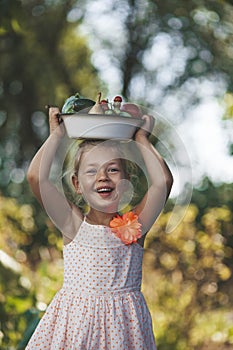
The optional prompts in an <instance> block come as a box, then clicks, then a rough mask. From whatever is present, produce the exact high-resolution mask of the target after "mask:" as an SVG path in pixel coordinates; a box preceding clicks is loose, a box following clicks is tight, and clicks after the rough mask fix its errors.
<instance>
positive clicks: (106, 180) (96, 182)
mask: <svg viewBox="0 0 233 350" xmlns="http://www.w3.org/2000/svg"><path fill="white" fill-rule="evenodd" d="M119 157H120V154H119V151H118V150H117V149H116V148H114V147H111V146H108V144H107V145H102V144H99V145H96V146H89V147H88V148H87V149H86V150H84V151H83V152H82V154H81V155H80V158H79V167H78V170H77V171H76V177H75V178H73V184H74V186H75V188H76V191H77V193H79V194H82V196H83V197H84V199H85V201H86V202H87V203H88V204H89V206H90V207H91V208H92V209H94V210H97V211H101V212H105V213H115V212H117V208H118V203H119V200H120V198H121V196H122V193H123V192H124V181H123V179H124V178H125V177H126V176H125V172H124V169H123V163H122V160H121V159H120V158H119Z"/></svg>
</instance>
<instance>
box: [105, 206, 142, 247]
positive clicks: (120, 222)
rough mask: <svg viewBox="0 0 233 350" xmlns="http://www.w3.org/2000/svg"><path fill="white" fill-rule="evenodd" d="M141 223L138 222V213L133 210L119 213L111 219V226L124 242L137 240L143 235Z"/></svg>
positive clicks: (128, 242)
mask: <svg viewBox="0 0 233 350" xmlns="http://www.w3.org/2000/svg"><path fill="white" fill-rule="evenodd" d="M141 226H142V225H141V224H140V223H139V222H138V215H136V214H134V213H133V212H132V211H130V212H127V213H125V214H123V215H122V216H120V215H117V216H116V217H114V218H113V219H112V220H111V221H110V227H111V229H112V231H113V232H114V234H115V235H116V236H117V237H118V238H120V239H121V240H122V242H123V243H124V244H131V243H133V242H137V240H138V238H140V237H141V236H142V232H141Z"/></svg>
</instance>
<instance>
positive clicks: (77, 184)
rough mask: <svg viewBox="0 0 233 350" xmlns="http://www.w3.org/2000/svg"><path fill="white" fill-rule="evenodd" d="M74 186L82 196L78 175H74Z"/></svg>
mask: <svg viewBox="0 0 233 350" xmlns="http://www.w3.org/2000/svg"><path fill="white" fill-rule="evenodd" d="M72 184H73V186H74V188H75V191H76V192H77V193H78V194H82V191H81V188H80V186H79V181H78V177H77V175H72Z"/></svg>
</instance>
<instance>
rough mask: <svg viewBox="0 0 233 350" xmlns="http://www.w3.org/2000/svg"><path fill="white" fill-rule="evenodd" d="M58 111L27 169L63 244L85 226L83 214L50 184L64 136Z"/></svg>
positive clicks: (52, 113)
mask: <svg viewBox="0 0 233 350" xmlns="http://www.w3.org/2000/svg"><path fill="white" fill-rule="evenodd" d="M58 115H59V109H58V108H56V107H52V108H50V109H49V124H50V136H49V137H48V139H47V140H46V141H45V143H44V144H43V145H42V147H41V148H40V149H39V151H38V152H37V153H36V155H35V156H34V158H33V159H32V161H31V164H30V166H29V169H28V173H27V179H28V182H29V184H30V187H31V189H32V192H33V193H34V195H35V196H36V198H37V199H38V201H39V202H40V203H41V205H42V206H43V207H44V209H45V210H46V212H47V214H48V215H49V217H50V218H51V220H52V221H53V222H54V224H55V225H56V226H57V227H58V229H59V230H60V231H61V232H62V233H63V236H64V241H65V243H66V242H69V241H71V240H72V239H73V238H74V236H75V234H76V232H77V230H78V228H79V226H80V225H81V222H82V213H81V211H80V210H79V209H78V208H76V207H75V206H74V205H73V204H71V203H69V202H68V200H67V199H66V198H65V196H64V195H63V194H62V193H60V192H59V191H58V189H57V188H56V186H54V184H53V183H52V182H51V181H50V180H49V174H50V170H51V165H52V162H53V159H54V157H55V154H56V151H57V149H58V147H59V145H60V143H61V140H62V138H63V136H64V125H63V124H59V122H58Z"/></svg>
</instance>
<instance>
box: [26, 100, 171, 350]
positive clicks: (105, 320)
mask: <svg viewBox="0 0 233 350" xmlns="http://www.w3.org/2000/svg"><path fill="white" fill-rule="evenodd" d="M58 115H59V110H58V108H54V107H53V108H50V110H49V116H50V136H49V137H48V139H47V140H46V142H45V143H44V144H43V146H42V147H41V149H40V150H39V151H38V152H37V154H36V155H35V157H34V158H33V160H32V162H31V165H30V167H29V170H28V181H29V184H30V186H31V188H32V191H33V192H34V194H35V195H36V197H37V198H38V200H39V201H40V202H41V204H42V205H43V207H44V208H45V210H46V212H47V213H48V215H49V216H50V218H51V219H52V220H53V221H54V223H55V224H56V226H57V227H58V228H59V229H60V230H61V232H62V234H63V240H64V249H63V255H64V284H63V287H62V288H61V289H60V291H58V293H57V294H56V295H55V297H54V299H53V300H52V302H51V304H50V305H49V307H48V308H47V311H46V313H45V314H44V316H43V318H42V320H41V321H40V323H39V325H38V327H37V329H36V330H35V332H34V334H33V336H32V338H31V340H30V341H29V343H28V345H27V347H26V349H27V350H36V349H41V350H42V349H43V350H49V349H51V350H62V349H65V350H74V349H75V350H121V349H122V350H127V349H128V350H133V349H135V350H140V349H141V350H154V349H156V345H155V342H154V337H153V332H152V324H151V317H150V313H149V311H148V308H147V305H146V303H145V300H144V298H143V295H142V293H141V291H140V287H141V274H142V258H143V242H144V238H145V235H146V233H147V232H148V230H149V229H150V228H151V226H152V224H153V223H154V221H155V220H156V218H157V217H158V215H159V213H160V212H161V210H162V209H163V207H164V204H165V202H166V200H167V198H168V195H169V193H170V190H171V186H172V182H173V179H172V175H171V173H170V171H169V169H168V167H167V165H166V164H165V162H164V161H163V159H162V158H161V156H160V155H159V154H158V152H157V151H156V150H155V148H154V147H153V146H152V145H151V143H150V142H149V140H148V135H149V133H150V131H151V130H152V128H153V118H152V117H149V116H143V119H144V121H145V122H144V125H143V127H142V128H140V129H139V130H138V131H137V132H136V134H135V144H136V148H137V152H139V153H140V156H141V157H142V158H143V161H144V163H145V166H146V168H147V172H148V177H149V181H150V183H149V186H148V191H147V193H146V194H145V196H144V197H143V199H142V200H141V202H140V203H139V204H137V205H136V207H135V208H134V209H133V210H132V211H131V212H130V213H126V214H124V216H123V217H122V218H121V217H120V216H119V215H118V210H119V202H120V200H121V197H122V196H123V194H124V192H125V191H126V188H125V187H127V182H128V181H129V176H128V174H127V173H126V167H125V160H124V159H122V154H121V151H120V149H119V147H118V143H119V142H118V141H114V140H111V141H106V142H103V141H102V142H101V141H95V142H91V141H84V142H83V144H82V145H81V146H80V148H79V150H78V152H77V154H76V157H75V169H74V174H73V176H72V183H73V185H74V188H75V191H76V193H77V194H79V195H82V196H83V198H84V200H85V202H86V203H87V204H88V206H89V210H88V212H87V213H86V214H85V215H84V214H83V212H82V211H81V210H80V209H79V208H77V207H76V206H75V205H74V204H73V203H70V202H69V201H68V200H66V198H65V197H64V195H62V194H61V193H60V192H59V191H58V190H57V189H56V187H55V186H54V185H53V184H52V183H51V182H50V181H49V173H50V168H51V165H52V161H53V159H54V156H55V153H56V151H57V149H58V147H59V145H60V143H61V140H62V138H63V135H64V126H63V124H60V125H59V122H58V118H57V117H58ZM126 180H127V181H126Z"/></svg>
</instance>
